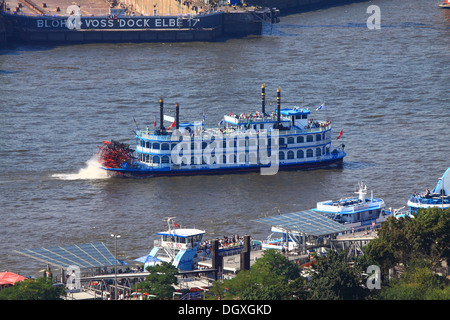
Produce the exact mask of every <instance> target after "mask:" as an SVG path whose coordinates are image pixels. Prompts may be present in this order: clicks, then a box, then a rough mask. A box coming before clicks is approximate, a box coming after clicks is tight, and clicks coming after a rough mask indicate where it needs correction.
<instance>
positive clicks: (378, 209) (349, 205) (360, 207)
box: [312, 183, 392, 231]
mask: <svg viewBox="0 0 450 320" xmlns="http://www.w3.org/2000/svg"><path fill="white" fill-rule="evenodd" d="M355 193H356V194H358V197H350V198H344V199H340V200H327V201H322V202H318V203H317V207H316V208H315V209H312V210H313V211H316V212H317V213H319V214H322V215H324V216H326V217H328V218H330V219H333V220H334V221H337V222H339V223H343V224H346V226H347V227H349V228H352V229H354V230H355V231H357V230H358V229H363V228H366V227H367V226H372V227H379V226H380V224H381V222H383V221H386V219H387V218H388V217H390V216H391V215H392V213H391V211H390V210H386V209H385V208H386V204H385V203H384V200H383V199H380V198H374V197H373V194H371V196H370V197H367V186H366V185H363V184H362V183H360V184H359V188H358V191H356V192H355Z"/></svg>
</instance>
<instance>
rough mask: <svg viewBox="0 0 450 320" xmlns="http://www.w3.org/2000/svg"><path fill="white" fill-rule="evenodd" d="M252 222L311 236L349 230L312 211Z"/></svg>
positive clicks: (280, 215)
mask: <svg viewBox="0 0 450 320" xmlns="http://www.w3.org/2000/svg"><path fill="white" fill-rule="evenodd" d="M254 221H256V222H261V223H264V224H268V225H271V226H273V227H277V228H282V229H286V230H288V231H290V232H298V233H305V234H306V235H311V236H324V235H329V234H334V233H340V232H344V231H348V230H349V228H347V227H345V225H343V224H341V223H338V222H336V221H333V220H331V219H330V218H327V217H325V216H323V215H321V214H320V213H318V212H316V211H314V210H305V211H298V212H292V213H287V214H279V215H276V216H272V217H266V218H261V219H256V220H254Z"/></svg>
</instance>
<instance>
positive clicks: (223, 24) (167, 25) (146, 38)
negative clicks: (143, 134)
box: [0, 0, 279, 44]
mask: <svg viewBox="0 0 450 320" xmlns="http://www.w3.org/2000/svg"><path fill="white" fill-rule="evenodd" d="M29 2H30V1H29V0H27V3H29ZM2 9H3V10H2V12H1V16H0V18H1V19H2V20H3V22H4V26H5V28H4V29H5V38H6V40H7V41H11V42H21V43H22V42H24V43H37V44H46V43H49V44H50V43H51V44H76V43H101V42H106V43H114V42H177V41H182V42H184V41H215V40H218V39H221V38H224V37H225V38H227V37H241V36H247V35H250V34H261V30H262V24H263V23H276V22H278V21H279V19H278V18H277V15H278V10H276V9H258V10H244V11H237V10H236V11H234V12H230V11H229V12H225V11H215V12H207V13H203V12H200V13H198V14H178V15H171V16H166V15H165V16H157V15H152V16H148V15H147V16H146V15H124V14H121V15H116V14H109V15H97V16H94V15H82V14H78V15H77V14H71V15H59V14H54V15H49V14H38V13H37V14H33V15H29V14H28V15H26V14H22V13H20V10H17V11H14V12H11V10H7V9H6V6H5V4H4V3H3V6H2Z"/></svg>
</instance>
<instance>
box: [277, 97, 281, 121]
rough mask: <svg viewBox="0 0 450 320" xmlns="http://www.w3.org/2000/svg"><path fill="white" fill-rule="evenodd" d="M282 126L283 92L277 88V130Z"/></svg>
mask: <svg viewBox="0 0 450 320" xmlns="http://www.w3.org/2000/svg"><path fill="white" fill-rule="evenodd" d="M280 125H281V90H280V88H277V129H279V128H280Z"/></svg>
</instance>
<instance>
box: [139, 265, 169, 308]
mask: <svg viewBox="0 0 450 320" xmlns="http://www.w3.org/2000/svg"><path fill="white" fill-rule="evenodd" d="M147 271H148V272H149V273H150V274H149V275H148V276H147V277H146V278H145V281H143V282H141V283H139V284H137V285H136V289H140V291H141V292H146V293H148V294H150V295H154V296H156V297H157V299H161V300H163V299H171V298H172V295H173V293H174V292H175V288H174V287H173V284H177V283H178V279H177V277H176V276H175V275H176V274H177V273H178V269H177V268H176V267H175V266H174V265H172V264H171V263H168V262H162V263H161V264H159V265H155V266H151V267H147Z"/></svg>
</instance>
